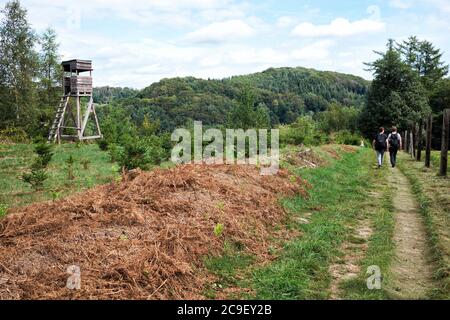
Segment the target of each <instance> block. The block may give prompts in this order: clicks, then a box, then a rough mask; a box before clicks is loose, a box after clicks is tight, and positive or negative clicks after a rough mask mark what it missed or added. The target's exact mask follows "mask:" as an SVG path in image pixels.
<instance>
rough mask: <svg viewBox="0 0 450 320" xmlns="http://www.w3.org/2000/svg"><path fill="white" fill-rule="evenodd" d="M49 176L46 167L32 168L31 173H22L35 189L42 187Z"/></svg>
mask: <svg viewBox="0 0 450 320" xmlns="http://www.w3.org/2000/svg"><path fill="white" fill-rule="evenodd" d="M47 178H48V175H47V173H46V172H45V170H44V169H37V170H32V171H31V172H30V173H24V174H22V180H23V181H24V182H26V183H29V184H30V185H31V187H32V188H33V189H34V190H39V189H42V187H43V186H44V181H45V180H47Z"/></svg>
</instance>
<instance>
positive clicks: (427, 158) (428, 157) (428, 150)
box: [425, 114, 433, 168]
mask: <svg viewBox="0 0 450 320" xmlns="http://www.w3.org/2000/svg"><path fill="white" fill-rule="evenodd" d="M432 129H433V115H431V114H430V115H429V116H428V119H427V142H426V152H425V167H427V168H429V167H430V164H431V137H432V134H431V133H432V131H431V130H432Z"/></svg>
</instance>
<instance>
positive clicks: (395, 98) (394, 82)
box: [360, 40, 430, 136]
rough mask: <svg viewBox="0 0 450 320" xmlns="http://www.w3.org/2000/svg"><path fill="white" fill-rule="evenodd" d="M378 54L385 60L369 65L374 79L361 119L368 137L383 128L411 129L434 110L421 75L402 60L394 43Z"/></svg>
mask: <svg viewBox="0 0 450 320" xmlns="http://www.w3.org/2000/svg"><path fill="white" fill-rule="evenodd" d="M377 53H378V54H379V55H380V56H381V57H380V58H379V59H378V60H376V61H375V62H372V63H368V64H367V65H368V66H369V68H370V70H371V71H373V74H374V80H373V82H372V85H371V87H370V89H369V92H368V95H367V103H366V106H365V107H364V109H363V111H362V113H361V118H360V128H361V131H362V132H363V133H364V134H365V135H366V136H370V135H372V134H373V133H375V132H377V128H378V127H380V126H385V127H390V126H392V125H396V126H400V127H403V128H404V127H407V126H408V125H409V124H410V123H411V122H415V121H417V120H418V119H421V118H423V117H424V116H425V115H426V114H428V113H429V111H430V109H429V106H428V99H427V95H426V91H425V89H424V87H423V85H422V83H421V81H420V79H419V77H418V75H417V73H416V72H414V71H413V70H412V68H411V67H410V66H409V65H408V64H406V63H405V62H403V61H402V59H401V56H400V53H399V52H398V51H397V50H396V48H394V42H393V40H390V41H389V42H388V45H387V51H386V52H385V53H381V52H377Z"/></svg>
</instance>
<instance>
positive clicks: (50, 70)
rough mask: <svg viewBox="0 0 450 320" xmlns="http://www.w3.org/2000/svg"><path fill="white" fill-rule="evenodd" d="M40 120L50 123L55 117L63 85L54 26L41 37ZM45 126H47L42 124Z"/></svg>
mask: <svg viewBox="0 0 450 320" xmlns="http://www.w3.org/2000/svg"><path fill="white" fill-rule="evenodd" d="M39 42H40V45H41V52H40V55H39V78H40V79H39V111H40V112H39V115H38V117H39V122H40V123H41V124H44V125H45V124H48V123H50V121H51V120H52V119H53V116H54V110H55V108H56V106H57V105H58V103H59V99H60V96H61V86H62V69H61V66H60V64H59V60H60V57H59V54H58V48H59V44H58V43H57V42H56V32H55V31H54V30H53V29H52V28H48V29H46V30H45V31H44V33H43V35H42V36H41V37H40V38H39ZM42 127H43V128H45V126H42Z"/></svg>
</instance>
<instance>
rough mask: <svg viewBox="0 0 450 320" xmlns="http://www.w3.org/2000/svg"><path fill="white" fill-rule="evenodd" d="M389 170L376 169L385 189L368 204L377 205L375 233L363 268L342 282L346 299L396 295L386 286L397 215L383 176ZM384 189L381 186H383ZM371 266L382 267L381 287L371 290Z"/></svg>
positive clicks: (372, 214)
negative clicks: (352, 277)
mask: <svg viewBox="0 0 450 320" xmlns="http://www.w3.org/2000/svg"><path fill="white" fill-rule="evenodd" d="M384 175H385V172H383V171H380V172H379V173H376V174H375V176H376V180H377V187H378V188H380V189H379V190H385V191H384V192H383V194H382V196H381V198H380V199H379V200H378V199H376V198H373V199H370V200H369V203H368V205H370V206H373V208H375V210H373V212H371V214H370V218H371V220H372V227H373V229H374V230H373V234H372V236H371V237H370V239H369V241H368V249H367V251H366V253H365V256H364V257H363V259H362V260H361V262H360V265H361V272H360V273H359V275H358V277H357V278H354V279H350V280H346V281H343V282H342V283H341V284H340V288H341V289H342V297H341V298H344V299H353V300H376V299H391V298H394V297H393V296H392V295H391V293H390V292H389V291H388V290H386V289H385V288H386V286H387V285H388V284H389V280H390V272H389V267H390V264H391V261H392V258H393V256H394V242H393V238H392V237H393V231H394V217H393V211H394V208H393V204H392V195H391V193H390V192H389V188H388V186H385V185H383V180H382V178H383V177H384ZM383 187H384V189H381V188H383ZM369 266H378V267H379V268H380V270H381V275H382V283H381V289H379V290H370V289H368V288H367V277H368V276H369V274H367V273H366V272H367V270H368V267H369Z"/></svg>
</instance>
